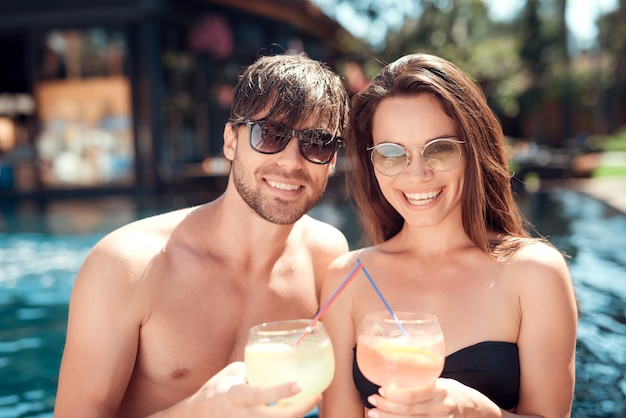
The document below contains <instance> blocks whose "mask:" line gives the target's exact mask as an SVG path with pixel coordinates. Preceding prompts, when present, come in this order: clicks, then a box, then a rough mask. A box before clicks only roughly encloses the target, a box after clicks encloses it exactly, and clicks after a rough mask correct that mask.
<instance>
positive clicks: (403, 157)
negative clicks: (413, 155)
mask: <svg viewBox="0 0 626 418" xmlns="http://www.w3.org/2000/svg"><path fill="white" fill-rule="evenodd" d="M371 158H372V163H373V164H374V167H376V169H377V170H378V171H379V172H380V173H381V174H383V175H385V176H396V175H398V174H400V172H402V170H404V168H405V167H406V164H407V161H408V160H407V158H408V155H407V153H406V151H405V150H404V148H402V147H401V146H400V145H397V144H380V145H377V146H376V147H374V149H373V150H372V156H371Z"/></svg>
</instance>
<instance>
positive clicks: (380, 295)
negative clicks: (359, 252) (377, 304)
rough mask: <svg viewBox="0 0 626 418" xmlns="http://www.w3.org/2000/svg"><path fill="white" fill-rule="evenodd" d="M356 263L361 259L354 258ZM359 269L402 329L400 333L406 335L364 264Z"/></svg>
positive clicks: (359, 262)
mask: <svg viewBox="0 0 626 418" xmlns="http://www.w3.org/2000/svg"><path fill="white" fill-rule="evenodd" d="M356 261H357V263H358V264H361V265H362V263H361V260H359V259H357V260H356ZM361 270H363V274H365V277H367V280H369V281H370V283H371V284H372V287H373V288H374V290H375V291H376V293H377V294H378V297H379V298H380V300H382V301H383V304H384V305H385V308H387V310H388V311H389V314H390V315H391V317H392V318H393V320H394V321H396V325H398V328H400V331H402V335H404V336H406V335H407V333H406V330H405V329H404V327H403V326H402V324H401V323H400V320H399V319H398V317H397V316H396V314H395V313H394V312H393V310H392V309H391V306H389V304H388V303H387V300H386V299H385V297H384V296H383V294H382V293H381V292H380V290H379V289H378V286H376V283H374V280H373V279H372V277H371V276H370V275H369V273H368V272H367V269H366V268H365V266H364V265H362V267H361Z"/></svg>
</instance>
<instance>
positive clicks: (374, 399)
mask: <svg viewBox="0 0 626 418" xmlns="http://www.w3.org/2000/svg"><path fill="white" fill-rule="evenodd" d="M367 401H368V402H369V403H370V404H372V405H374V406H376V398H374V397H373V396H370V397H368V398H367Z"/></svg>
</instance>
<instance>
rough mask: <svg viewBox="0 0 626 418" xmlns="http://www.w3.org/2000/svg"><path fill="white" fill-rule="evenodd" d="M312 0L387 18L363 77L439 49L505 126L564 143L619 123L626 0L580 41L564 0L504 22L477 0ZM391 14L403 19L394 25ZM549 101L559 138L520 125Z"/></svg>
mask: <svg viewBox="0 0 626 418" xmlns="http://www.w3.org/2000/svg"><path fill="white" fill-rule="evenodd" d="M316 3H318V4H319V5H320V6H321V7H323V9H324V10H325V11H326V12H327V13H328V14H329V15H331V16H334V17H337V16H338V15H339V14H340V13H345V10H347V9H348V8H349V9H351V10H352V11H353V12H354V13H355V15H356V16H358V17H359V18H360V19H362V20H359V22H361V21H366V22H367V24H368V25H371V27H372V28H377V27H380V26H381V25H385V24H387V25H388V27H387V30H388V31H387V35H386V36H385V37H384V39H382V40H378V41H374V42H373V43H371V44H370V46H371V48H372V49H371V51H363V55H362V56H361V57H360V59H361V60H362V65H363V68H364V72H365V73H366V75H367V76H368V77H371V76H372V75H374V74H375V73H376V72H377V71H378V70H379V69H380V68H381V66H382V65H383V64H384V63H387V62H391V61H393V60H395V59H396V58H398V57H399V56H402V55H405V54H408V53H413V52H429V53H433V54H436V55H440V56H442V57H444V58H446V59H449V60H450V61H452V62H454V63H455V64H457V65H458V66H459V67H461V68H462V69H464V70H465V71H466V72H467V73H469V74H470V75H471V76H472V77H473V78H474V79H475V80H476V81H477V82H478V83H479V84H480V85H481V86H482V87H483V88H484V91H485V93H486V95H487V97H488V100H489V102H490V104H491V106H492V107H493V108H494V110H495V111H496V112H497V113H498V115H499V116H500V118H501V120H502V121H503V125H504V128H505V134H508V135H511V136H514V137H527V138H528V137H533V139H534V140H536V142H538V143H540V144H541V143H543V144H547V145H551V146H557V147H562V146H565V145H566V142H567V141H568V139H572V138H576V137H577V136H582V135H584V136H585V137H587V136H588V135H590V134H595V135H617V134H616V133H618V132H619V128H620V126H621V125H622V124H624V123H625V121H624V119H625V114H626V105H625V103H626V75H625V73H626V70H625V67H626V0H618V2H617V7H616V8H615V9H614V10H613V11H610V12H608V13H604V14H600V16H599V18H598V19H597V26H598V36H597V39H596V40H595V42H593V44H592V45H590V46H586V47H581V46H580V45H577V43H576V39H574V38H572V36H571V32H570V31H569V30H568V27H567V25H566V7H567V3H568V1H567V0H527V1H526V2H525V4H524V6H523V7H522V9H521V11H520V13H518V14H517V15H516V16H512V18H511V19H510V20H507V21H496V20H493V19H492V18H491V17H490V14H489V8H488V6H487V4H486V2H485V1H483V0H413V1H411V2H407V4H403V5H402V6H399V2H393V1H389V0H332V1H331V0H317V1H316ZM408 3H410V6H409V5H408ZM390 15H393V16H396V19H398V18H399V19H400V22H399V23H398V24H396V25H395V27H394V26H393V25H389V21H390V18H389V16H390ZM355 24H359V23H356V22H355ZM348 29H350V28H348ZM547 103H551V104H553V106H552V109H557V110H556V111H555V112H556V113H555V114H557V115H558V118H559V119H560V121H559V123H560V128H559V130H558V135H557V136H558V138H556V139H555V138H554V136H555V135H551V134H550V133H549V132H548V131H547V129H544V130H543V131H542V130H541V129H534V130H533V129H529V128H526V129H525V128H524V125H533V124H534V125H538V124H541V123H545V121H543V122H542V121H541V117H539V118H538V117H537V113H542V114H544V116H543V117H544V118H550V117H553V116H554V114H550V112H546V109H547V108H546V106H547V105H546V104H547ZM548 123H549V122H548ZM529 133H532V135H530V134H529Z"/></svg>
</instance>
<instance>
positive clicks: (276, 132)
mask: <svg viewBox="0 0 626 418" xmlns="http://www.w3.org/2000/svg"><path fill="white" fill-rule="evenodd" d="M245 124H246V126H247V127H248V132H249V139H250V146H251V147H252V149H254V150H255V151H257V152H260V153H262V154H277V153H279V152H281V151H282V150H284V149H285V148H286V147H287V145H288V144H289V142H290V141H291V139H292V138H294V137H297V138H298V149H299V150H300V154H301V155H302V157H304V159H306V160H307V161H309V162H311V163H313V164H328V163H329V162H330V161H331V160H332V159H333V157H334V156H335V152H337V149H338V147H339V145H340V144H341V142H342V141H343V139H342V138H341V137H338V136H334V135H332V134H330V133H328V132H326V131H323V130H321V129H303V130H297V129H288V128H287V126H286V125H283V124H280V123H276V122H272V121H268V120H258V121H251V120H246V121H245Z"/></svg>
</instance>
